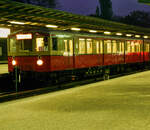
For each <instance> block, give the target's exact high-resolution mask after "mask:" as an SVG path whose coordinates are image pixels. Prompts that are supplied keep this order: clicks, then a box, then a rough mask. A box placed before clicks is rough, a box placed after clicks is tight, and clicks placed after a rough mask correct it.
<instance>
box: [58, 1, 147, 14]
mask: <svg viewBox="0 0 150 130" xmlns="http://www.w3.org/2000/svg"><path fill="white" fill-rule="evenodd" d="M137 1H138V0H112V4H113V11H114V14H115V15H122V16H125V15H127V14H129V12H131V11H134V10H144V11H147V12H150V6H149V5H145V4H141V3H138V2H137ZM58 2H59V8H58V9H61V10H64V11H67V12H71V13H74V14H81V15H88V14H92V13H95V8H96V6H97V5H98V4H99V2H98V0H58Z"/></svg>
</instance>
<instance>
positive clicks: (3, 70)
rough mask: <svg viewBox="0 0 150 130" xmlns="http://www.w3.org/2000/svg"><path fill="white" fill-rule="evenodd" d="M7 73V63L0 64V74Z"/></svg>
mask: <svg viewBox="0 0 150 130" xmlns="http://www.w3.org/2000/svg"><path fill="white" fill-rule="evenodd" d="M6 73H8V64H0V74H6Z"/></svg>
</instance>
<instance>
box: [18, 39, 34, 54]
mask: <svg viewBox="0 0 150 130" xmlns="http://www.w3.org/2000/svg"><path fill="white" fill-rule="evenodd" d="M17 44H18V47H19V52H29V51H32V48H33V47H32V39H24V40H17Z"/></svg>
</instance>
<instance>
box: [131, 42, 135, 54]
mask: <svg viewBox="0 0 150 130" xmlns="http://www.w3.org/2000/svg"><path fill="white" fill-rule="evenodd" d="M131 52H135V43H134V41H132V42H131Z"/></svg>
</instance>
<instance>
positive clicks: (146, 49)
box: [144, 43, 150, 52]
mask: <svg viewBox="0 0 150 130" xmlns="http://www.w3.org/2000/svg"><path fill="white" fill-rule="evenodd" d="M144 51H145V52H150V45H149V43H145V46H144Z"/></svg>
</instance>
